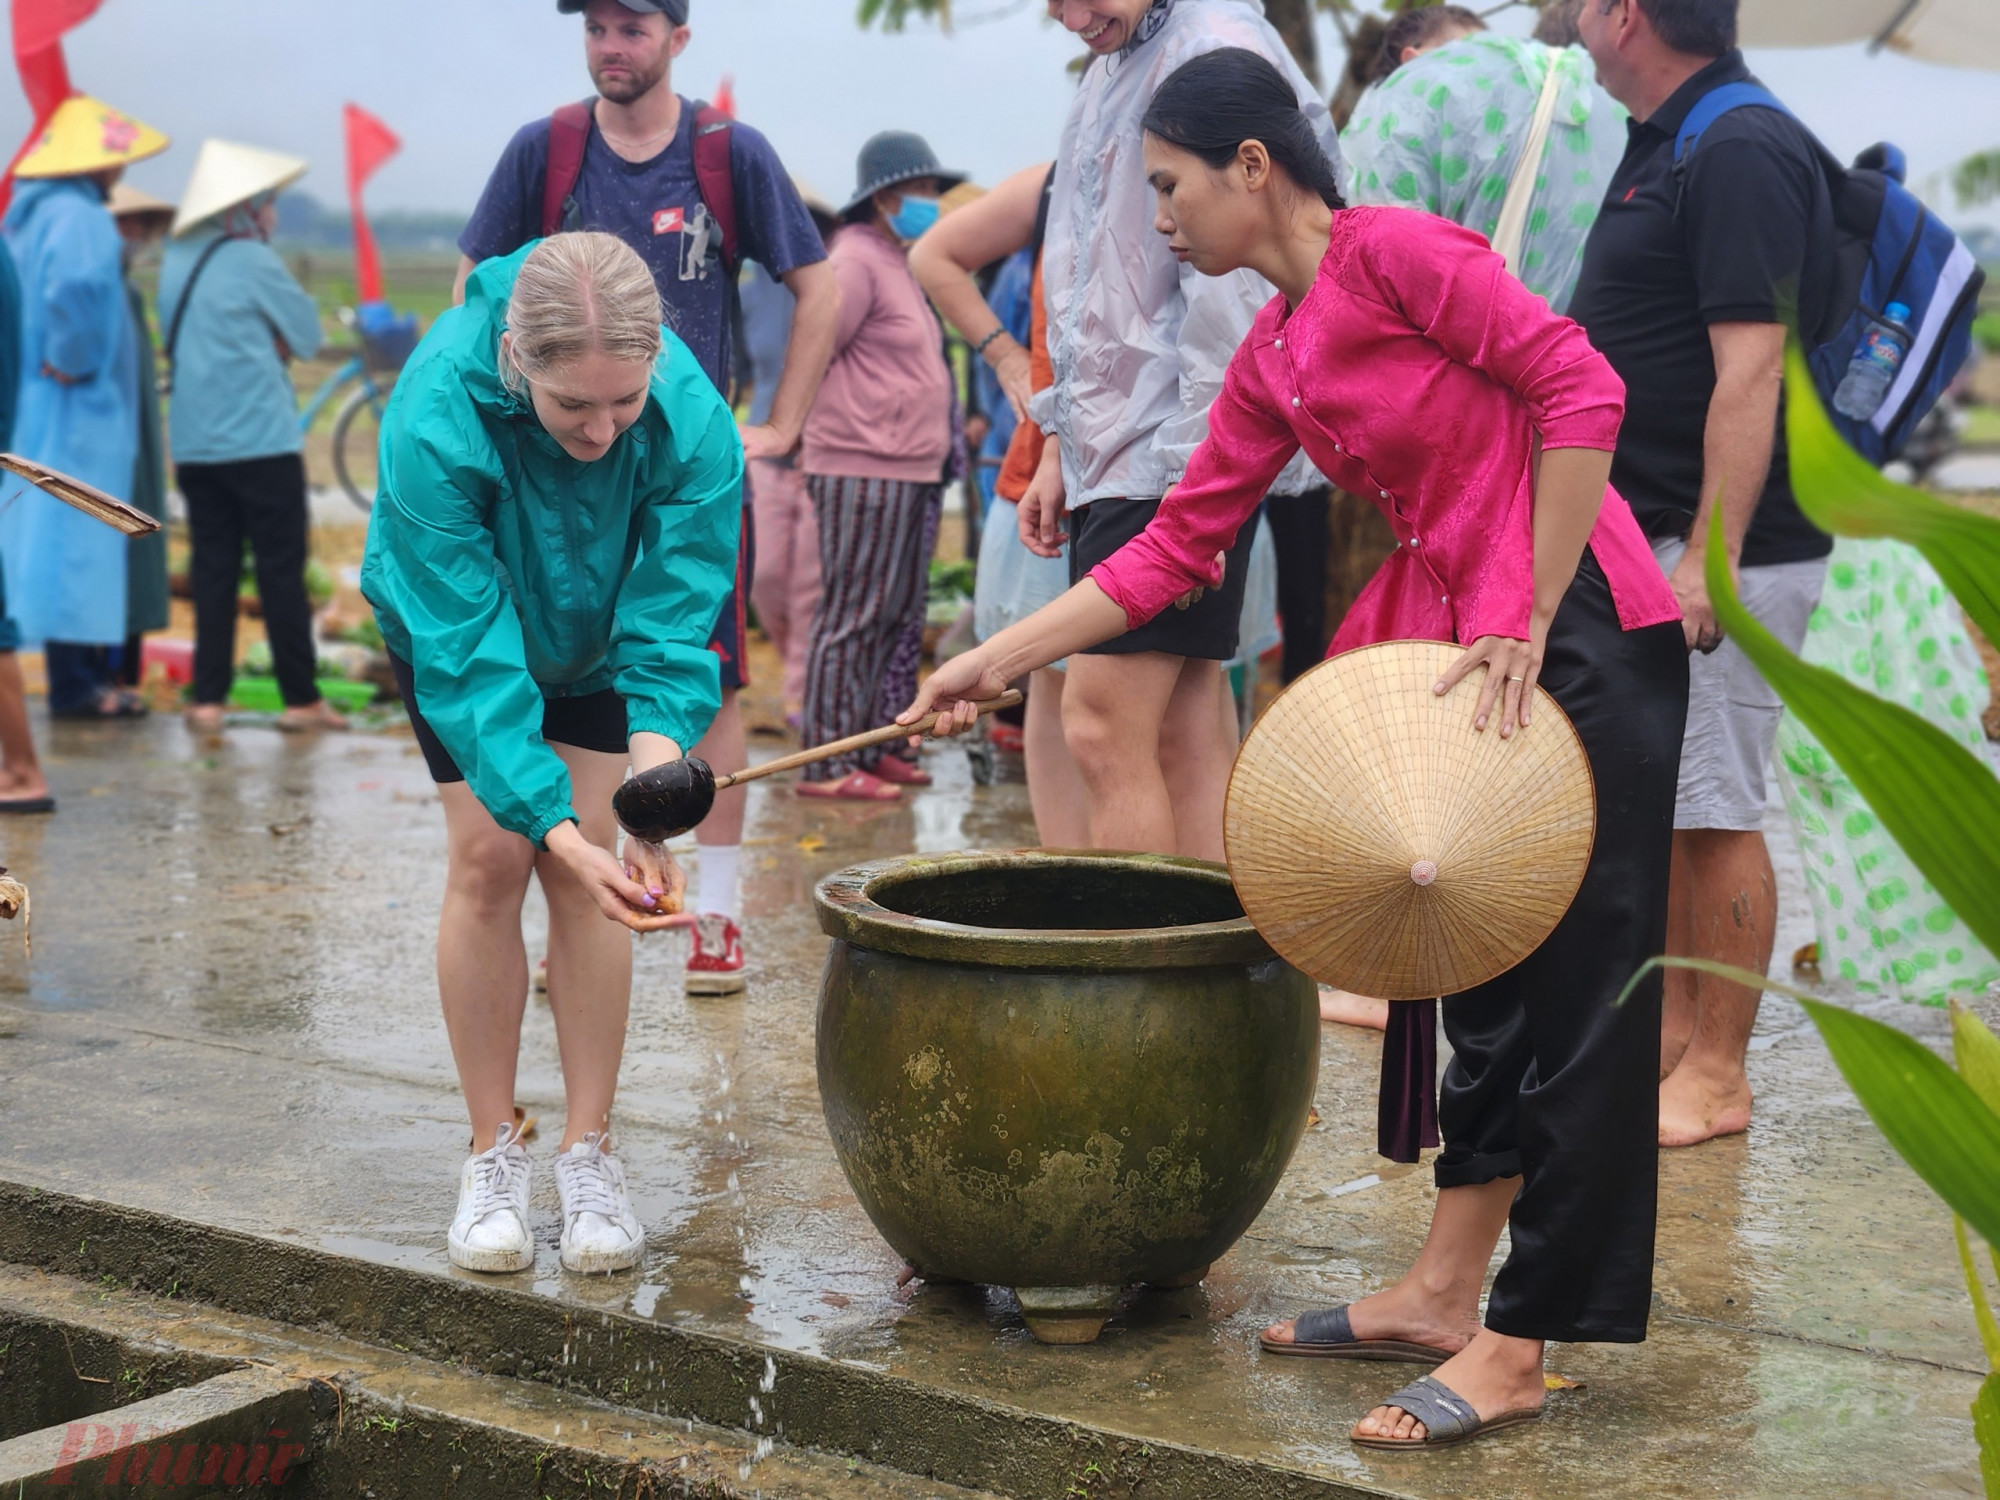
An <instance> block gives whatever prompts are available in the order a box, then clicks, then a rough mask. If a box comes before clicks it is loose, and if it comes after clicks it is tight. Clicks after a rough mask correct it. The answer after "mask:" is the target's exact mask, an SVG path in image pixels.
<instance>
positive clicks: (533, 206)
mask: <svg viewBox="0 0 2000 1500" xmlns="http://www.w3.org/2000/svg"><path fill="white" fill-rule="evenodd" d="M556 8H557V9H558V10H559V11H562V12H565V13H568V14H574V13H577V12H581V13H582V14H583V17H584V55H585V58H586V60H587V61H588V63H589V66H590V77H591V81H592V82H593V83H594V84H595V85H596V86H597V97H596V98H595V99H592V100H589V101H587V102H586V103H583V104H571V105H565V106H563V107H562V108H561V109H558V110H557V111H556V112H555V113H554V115H553V116H551V117H550V118H548V119H543V120H536V121H534V122H533V123H531V124H529V125H526V126H524V127H522V129H521V130H520V131H519V133H517V134H516V135H515V137H514V139H513V140H512V141H510V142H509V143H508V145H507V149H506V151H505V152H503V153H502V155H501V157H500V162H499V165H497V166H496V167H495V168H494V169H493V175H492V177H491V178H489V179H488V181H487V184H486V191H485V192H484V193H483V194H481V196H480V200H479V206H478V207H477V208H476V209H474V210H473V214H472V219H471V222H470V223H468V224H467V225H466V227H465V232H464V233H463V234H462V235H460V236H459V241H458V247H459V249H460V250H461V251H462V252H463V255H462V257H461V260H460V264H459V277H458V289H459V293H460V295H462V294H463V291H464V286H465V278H466V277H467V276H468V275H469V274H471V271H472V268H473V267H474V266H475V265H476V264H478V262H480V261H482V260H485V259H487V258H489V257H491V256H495V255H505V254H508V253H510V252H511V251H513V250H516V249H518V248H520V246H522V245H524V244H526V243H527V242H528V241H529V240H532V239H536V238H538V237H540V236H542V235H547V234H553V233H556V232H557V231H559V230H575V229H596V230H602V231H604V232H606V233H609V234H615V235H617V236H618V237H619V238H620V239H622V240H624V241H625V242H626V243H627V244H629V245H631V246H632V248H633V249H635V250H637V251H638V252H639V255H640V256H641V258H643V259H644V260H645V262H646V263H647V265H648V266H650V267H651V268H652V272H653V280H654V282H655V284H656V285H657V286H658V287H659V289H660V300H661V302H662V303H663V304H664V306H665V311H666V318H667V325H668V326H669V327H670V328H671V329H672V330H673V332H674V333H675V334H676V335H677V336H678V337H679V338H680V341H681V342H682V343H684V344H685V345H687V347H688V349H689V350H690V352H692V353H693V355H694V357H695V358H696V359H697V360H699V361H700V362H701V366H702V368H703V369H704V370H705V371H706V372H707V373H708V377H709V379H710V380H711V381H713V382H714V383H715V386H716V388H717V389H718V390H721V391H724V392H726V391H727V390H728V382H729V369H730V348H729V344H730V327H731V317H730V312H731V306H732V301H733V295H734V290H735V285H736V273H737V271H738V270H739V268H740V267H741V264H742V262H743V260H744V259H746V258H747V259H750V260H755V261H757V262H758V263H759V264H760V265H762V266H763V267H764V268H765V269H766V270H767V271H769V272H770V273H771V274H772V276H774V277H776V278H777V279H778V280H779V281H782V282H783V283H784V284H785V286H786V287H787V288H788V289H789V290H790V291H791V293H792V294H793V296H794V297H796V298H797V299H798V308H797V311H796V313H795V314H794V318H793V322H792V335H791V343H790V346H789V347H788V349H787V351H786V355H785V364H784V373H783V375H782V376H781V377H780V379H779V381H778V387H777V391H776V395H775V398H774V399H773V401H772V403H771V413H770V417H769V420H768V421H766V422H764V423H763V424H761V425H759V426H752V427H746V428H745V429H744V430H743V450H744V453H745V456H746V457H748V458H752V459H756V458H780V457H783V456H784V455H785V454H787V453H789V452H791V451H792V449H793V448H795V447H796V446H797V445H798V442H799V435H800V432H801V431H802V429H803V428H804V426H805V419H806V413H807V411H808V410H809V409H810V408H811V406H812V402H813V397H814V395H815V394H816V393H817V392H818V390H819V383H820V379H821V377H822V376H824V375H825V373H826V365H827V360H828V359H829V358H830V357H831V355H832V352H833V336H834V325H835V322H836V320H837V319H838V317H839V311H840V296H839V291H838V289H837V288H836V286H835V283H834V279H833V274H832V272H831V270H829V269H828V267H827V265H826V247H825V244H824V243H823V242H822V240H821V238H820V234H819V230H818V229H817V228H816V227H815V225H814V223H813V218H812V215H811V213H810V212H808V210H807V209H806V206H805V203H804V201H803V200H802V199H801V198H800V197H799V193H798V190H797V189H796V188H795V187H793V185H792V180H791V178H790V177H789V176H788V175H787V174H786V172H785V169H784V166H783V164H782V163H781V162H780V161H779V160H778V154H777V152H776V151H774V150H773V149H772V148H771V145H770V142H768V141H767V140H765V138H764V137H763V136H762V135H761V134H759V133H758V132H757V131H755V130H753V129H752V128H750V127H749V126H747V125H743V124H740V123H737V122H736V121H734V120H731V119H730V118H729V117H728V116H727V115H725V114H723V113H722V112H721V111H719V110H717V109H715V108H713V107H712V106H709V105H706V104H701V103H699V102H697V101H694V100H690V99H683V98H682V97H681V96H679V95H678V94H676V93H675V92H674V90H673V84H672V79H671V72H672V65H673V59H674V58H676V57H678V56H680V54H681V53H682V52H683V51H684V50H686V48H687V44H688V40H689V31H688V25H687V20H688V0H557V3H556ZM754 557H755V551H754V538H753V535H752V532H751V529H750V513H749V509H748V507H747V506H746V507H745V510H744V516H743V549H742V555H741V556H740V557H739V559H738V563H737V581H736V588H735V590H734V591H733V592H732V593H731V595H730V596H729V598H727V599H726V600H724V602H723V606H722V614H721V617H720V618H719V619H718V620H717V622H716V629H715V638H714V640H713V641H712V642H711V645H712V647H713V649H714V650H715V652H716V654H717V655H718V656H719V657H721V659H722V711H721V712H720V713H719V714H717V715H716V718H715V724H714V727H713V728H711V729H710V730H709V732H708V735H707V737H706V738H704V739H703V740H702V742H701V743H700V744H699V745H697V746H695V747H694V748H693V749H692V750H691V751H690V752H689V753H691V754H696V755H699V756H701V757H702V759H704V760H706V761H708V762H709V764H710V765H712V766H714V767H715V769H716V771H717V772H718V773H720V772H725V771H731V770H740V769H742V768H743V767H744V766H745V765H747V764H748V755H747V752H746V750H745V748H744V741H743V720H742V716H741V714H740V712H739V710H738V708H737V703H736V689H738V688H740V687H742V686H743V685H744V683H745V681H746V680H747V679H746V674H745V670H744V668H745V662H744V659H743V648H744V637H745V634H746V622H745V604H746V601H747V600H748V598H749V580H750V574H751V569H752V566H753V562H754ZM743 803H744V794H743V791H742V789H740V788H737V789H734V790H731V791H727V792H723V793H721V794H720V795H718V796H717V797H716V799H715V810H714V811H713V812H712V813H711V814H710V815H709V817H708V819H707V821H706V822H704V823H703V824H702V825H701V827H700V828H699V829H698V830H696V833H695V838H696V840H697V841H698V842H699V844H700V851H701V858H700V860H699V862H698V865H697V872H696V882H695V883H696V891H695V893H694V897H693V901H692V906H693V909H694V912H695V942H694V949H693V952H692V953H691V954H690V956H689V959H688V986H687V987H688V992H689V993H690V994H728V993H733V992H735V991H737V990H740V989H742V988H743V982H744V981H743V966H744V965H743V942H742V934H741V932H740V931H739V930H738V921H739V919H740V917H741V904H740V896H739V893H738V878H737V868H738V855H739V850H740V847H741V844H742V839H743Z"/></svg>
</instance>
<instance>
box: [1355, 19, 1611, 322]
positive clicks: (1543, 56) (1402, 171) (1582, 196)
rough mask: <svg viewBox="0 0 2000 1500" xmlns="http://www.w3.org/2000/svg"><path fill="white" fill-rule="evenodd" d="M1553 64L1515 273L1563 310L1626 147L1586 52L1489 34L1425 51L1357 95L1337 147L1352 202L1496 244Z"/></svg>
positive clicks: (1579, 48)
mask: <svg viewBox="0 0 2000 1500" xmlns="http://www.w3.org/2000/svg"><path fill="white" fill-rule="evenodd" d="M1551 66H1553V67H1554V68H1555V69H1556V75H1557V79H1558V85H1557V86H1558V88H1559V89H1560V92H1559V93H1558V94H1557V96H1556V108H1555V115H1554V118H1553V119H1552V121H1551V122H1550V125H1549V136H1548V142H1547V144H1546V145H1545V146H1544V148H1543V151H1542V168H1541V172H1540V174H1539V176H1538V178H1537V180H1536V183H1535V191H1534V195H1533V197H1531V198H1530V199H1529V208H1528V224H1527V233H1526V235H1525V236H1524V237H1523V239H1522V242H1521V264H1520V267H1519V269H1520V275H1521V280H1522V281H1523V282H1525V283H1526V284H1527V285H1528V287H1529V288H1530V289H1531V290H1533V291H1534V292H1535V293H1537V294H1538V295H1540V296H1541V297H1543V298H1545V299H1546V300H1547V301H1548V303H1549V305H1550V306H1551V307H1553V308H1555V310H1556V311H1557V312H1561V311H1563V309H1564V308H1566V307H1567V306H1568V305H1569V298H1570V293H1572V292H1573V291H1575V290H1576V278H1577V272H1578V270H1579V269H1580V268H1581V266H1582V264H1583V244H1584V241H1585V239H1587V238H1588V237H1589V235H1590V226H1591V225H1592V224H1594V223H1596V222H1597V210H1598V205H1599V204H1601V203H1602V202H1603V201H1604V193H1605V189H1606V187H1607V186H1608V185H1609V184H1610V181H1611V174H1612V173H1613V172H1614V171H1616V170H1617V167H1618V162H1619V159H1620V158H1621V157H1622V156H1623V155H1624V154H1625V135H1626V132H1625V119H1626V116H1625V111H1624V110H1623V109H1622V108H1620V107H1619V105H1618V104H1617V103H1616V102H1614V101H1613V100H1612V98H1611V96H1610V95H1609V94H1607V93H1605V92H1604V90H1603V89H1601V88H1599V87H1598V86H1597V83H1596V81H1595V78H1594V70H1593V69H1592V67H1591V62H1590V58H1589V55H1588V54H1586V53H1585V52H1584V50H1583V49H1582V48H1581V47H1567V48H1557V47H1546V46H1543V45H1542V44H1541V43H1539V42H1532V41H1525V40H1522V39H1520V38H1517V37H1504V36H1494V35H1492V34H1491V33H1482V34H1480V35H1478V36H1470V37H1465V38H1462V39H1461V40H1459V41H1456V42H1452V43H1450V44H1448V45H1446V46H1443V47H1440V48H1438V49H1437V50H1436V51H1434V52H1427V53H1425V54H1424V55H1423V56H1421V57H1418V58H1414V59H1412V60H1411V61H1410V62H1407V63H1405V64H1404V65H1403V66H1402V67H1400V68H1398V69H1397V70H1396V71H1395V72H1394V73H1392V74H1390V75H1389V76H1388V77H1387V78H1385V79H1384V80H1383V81H1382V82H1380V83H1378V84H1376V85H1375V86H1374V87H1372V88H1370V89H1369V90H1368V92H1367V93H1365V94H1363V95H1362V96H1361V100H1360V102H1359V103H1358V104H1357V105H1356V106H1355V109H1354V117H1353V118H1352V119H1351V120H1349V121H1348V125H1347V129H1346V130H1345V131H1343V132H1342V133H1341V137H1340V144H1341V149H1342V151H1343V152H1344V153H1345V155H1346V158H1347V176H1346V177H1345V178H1344V179H1343V181H1345V182H1346V183H1347V184H1348V191H1347V197H1348V200H1349V201H1350V202H1354V203H1372V204H1389V205H1400V206H1403V207H1407V208H1421V209H1425V210H1428V211H1429V212H1431V213H1434V214H1441V215H1443V216H1444V217H1445V218H1447V219H1450V220H1451V221H1452V222H1453V223H1455V224H1461V225H1463V226H1465V227H1466V228H1467V229H1475V230H1477V231H1478V232H1479V233H1481V234H1483V235H1485V236H1486V237H1487V238H1488V239H1491V238H1492V237H1493V231H1494V228H1495V226H1496V225H1497V223H1498V222H1499V218H1500V205H1501V204H1502V202H1503V201H1505V199H1506V197H1507V186H1508V183H1509V182H1511V181H1512V180H1513V175H1514V168H1515V165H1516V164H1517V163H1518V162H1519V161H1520V159H1521V151H1522V149H1523V148H1524V147H1525V146H1526V144H1527V139H1528V134H1529V130H1530V128H1531V127H1532V126H1533V124H1534V118H1535V106H1536V104H1537V103H1539V102H1540V99H1541V95H1542V85H1543V82H1544V80H1546V79H1547V77H1548V70H1549V68H1550V67H1551Z"/></svg>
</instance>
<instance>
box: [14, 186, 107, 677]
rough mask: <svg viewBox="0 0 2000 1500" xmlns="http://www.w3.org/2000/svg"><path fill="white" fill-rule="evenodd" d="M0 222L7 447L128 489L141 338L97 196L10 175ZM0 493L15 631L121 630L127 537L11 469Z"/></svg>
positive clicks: (86, 636) (31, 634)
mask: <svg viewBox="0 0 2000 1500" xmlns="http://www.w3.org/2000/svg"><path fill="white" fill-rule="evenodd" d="M0 231H4V233H5V236H6V241H7V248H8V249H9V250H10V251H11V252H12V253H13V256H14V264H15V267H16V269H17V270H18V271H19V273H20V279H21V400H20V407H19V410H18V412H17V414H16V416H15V420H14V451H15V452H16V453H19V454H21V455H22V456H24V457H27V458H32V459H34V460H35V461H36V462H38V463H45V464H47V465H49V467H50V468H54V469H60V470H62V471H63V472H64V473H65V474H70V475H73V476H75V477H76V478H78V479H81V480H83V481H84V483H86V484H94V485H96V486H97V487H98V488H99V489H101V490H103V491H105V493H107V494H110V495H115V496H116V497H117V498H119V499H120V500H125V499H129V498H130V496H131V490H132V469H133V465H134V463H135V462H136V461H137V459H138V449H139V413H138V410H137V408H135V407H134V405H133V393H134V390H135V386H134V382H135V381H136V380H137V379H138V357H139V346H138V338H137V335H136V333H135V332H134V330H133V327H132V312H131V308H130V306H129V305H128V304H127V302H126V297H125V278H124V276H123V275H122V274H121V272H120V269H119V239H118V229H117V226H116V225H115V224H114V223H113V222H112V219H111V213H110V211H109V210H108V209H106V208H105V206H104V194H103V193H102V192H101V191H100V190H99V189H98V187H97V184H96V183H94V182H90V181H87V180H85V179H83V178H76V177H55V178H48V179H45V180H41V181H31V182H22V183H19V184H17V186H16V187H15V190H14V201H13V204H12V206H10V207H9V208H8V210H7V218H6V221H5V223H4V225H0ZM51 369H53V370H57V371H60V372H61V373H62V374H63V375H64V376H66V377H68V380H69V383H68V384H64V383H63V382H61V381H58V380H56V379H55V378H54V377H53V376H51V375H50V374H49V373H48V372H49V370H51ZM0 496H4V497H5V499H4V503H3V504H0V560H4V562H5V566H6V570H7V571H6V586H7V605H8V612H9V613H10V614H11V615H12V616H13V617H14V619H15V620H16V621H17V622H19V624H20V627H21V636H22V639H23V640H24V641H26V642H36V641H71V642H75V643H77V644H79V645H94V646H115V645H118V644H119V643H121V642H122V641H124V639H125V634H126V631H125V564H126V554H127V553H128V552H129V551H130V544H129V543H128V542H127V541H126V539H125V538H124V537H123V536H121V535H119V534H118V533H117V532H116V531H113V530H112V529H111V528H110V527H109V526H106V525H105V524H104V523H103V522H102V521H96V520H92V519H91V518H90V517H89V516H87V515H85V514H84V513H83V512H82V511H79V510H74V509H72V508H71V507H69V506H67V505H65V504H63V503H62V502H61V501H60V500H57V499H55V498H54V497H53V496H51V495H45V494H43V493H42V492H41V491H40V490H38V489H35V488H34V487H33V486H31V485H27V484H24V483H23V482H22V481H20V480H10V481H9V482H8V484H7V486H6V488H5V490H0Z"/></svg>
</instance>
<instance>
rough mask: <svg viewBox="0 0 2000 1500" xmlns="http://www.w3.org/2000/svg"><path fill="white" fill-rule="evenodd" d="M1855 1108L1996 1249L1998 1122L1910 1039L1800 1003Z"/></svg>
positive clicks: (1999, 1222) (1818, 1004)
mask: <svg viewBox="0 0 2000 1500" xmlns="http://www.w3.org/2000/svg"><path fill="white" fill-rule="evenodd" d="M1799 1003H1800V1004H1802V1005H1803V1006H1804V1007H1805V1011H1806V1014H1807V1015H1808V1016H1810V1017H1811V1018H1812V1022H1813V1025H1815V1026H1817V1027H1818V1028H1819V1034H1820V1036H1821V1037H1823V1038H1824V1039H1825V1041H1826V1047H1827V1051H1829V1052H1831V1053H1832V1054H1833V1060H1834V1063H1835V1065H1836V1066H1838V1067H1839V1069H1840V1071H1841V1074H1842V1076H1843V1077H1845V1078H1846V1079H1847V1082H1848V1086H1849V1087H1850V1088H1852V1089H1853V1090H1854V1096H1855V1097H1856V1098H1857V1099H1859V1100H1860V1101H1861V1107H1862V1108H1863V1109H1865V1110H1867V1111H1868V1114H1869V1116H1870V1118H1872V1119H1873V1120H1874V1121H1875V1123H1876V1124H1877V1125H1878V1126H1880V1127H1881V1130H1882V1134H1883V1135H1884V1136H1886V1137H1888V1140H1889V1144H1890V1145H1891V1146H1893V1147H1895V1148H1896V1154H1897V1155H1898V1156H1900V1157H1902V1158H1903V1160H1904V1161H1906V1162H1908V1163H1909V1164H1910V1168H1911V1170H1912V1171H1914V1172H1915V1173H1916V1174H1917V1175H1918V1176H1919V1177H1921V1178H1923V1180H1924V1181H1925V1182H1927V1183H1929V1184H1930V1186H1931V1190H1932V1191H1933V1192H1935V1193H1936V1194H1937V1195H1938V1196H1939V1197H1940V1198H1942V1199H1944V1201H1945V1205H1946V1206H1947V1207H1948V1208H1950V1209H1951V1210H1952V1211H1953V1212H1954V1213H1956V1214H1957V1215H1958V1216H1959V1217H1960V1218H1962V1219H1964V1220H1965V1222H1966V1223H1967V1224H1969V1225H1971V1226H1972V1228H1973V1230H1974V1231H1975V1232H1976V1233H1977V1234H1979V1235H1980V1237H1981V1238H1983V1239H1984V1240H1986V1242H1987V1243H1988V1244H2000V1115H1996V1114H1995V1113H1994V1112H1993V1111H1992V1110H1990V1109H1988V1108H1987V1107H1986V1106H1985V1104H1984V1103H1982V1102H1981V1100H1980V1098H1979V1096H1978V1095H1977V1094H1975V1093H1973V1091H1972V1086H1971V1085H1970V1084H1968V1083H1967V1082H1966V1081H1965V1080H1964V1079H1963V1078H1960V1077H1959V1076H1958V1074H1956V1073H1954V1072H1953V1071H1952V1070H1951V1066H1950V1064H1948V1063H1947V1062H1945V1060H1944V1059H1943V1058H1941V1057H1939V1056H1938V1055H1937V1054H1936V1053H1935V1052H1933V1051H1931V1049H1930V1048H1928V1047H1926V1046H1925V1045H1924V1044H1923V1043H1922V1042H1920V1041H1918V1040H1916V1038H1914V1037H1910V1036H1905V1035H1904V1034H1903V1033H1902V1032H1900V1031H1898V1030H1896V1028H1895V1027H1893V1026H1885V1025H1883V1024H1882V1023H1881V1022H1880V1021H1877V1020H1873V1019H1871V1018H1869V1017H1867V1016H1860V1015H1856V1014H1855V1013H1854V1012H1853V1011H1851V1010H1845V1009H1843V1008H1841V1007H1840V1006H1838V1005H1829V1004H1827V1003H1826V1002H1825V1001H1824V1000H1802V1001H1800V1002H1799Z"/></svg>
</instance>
